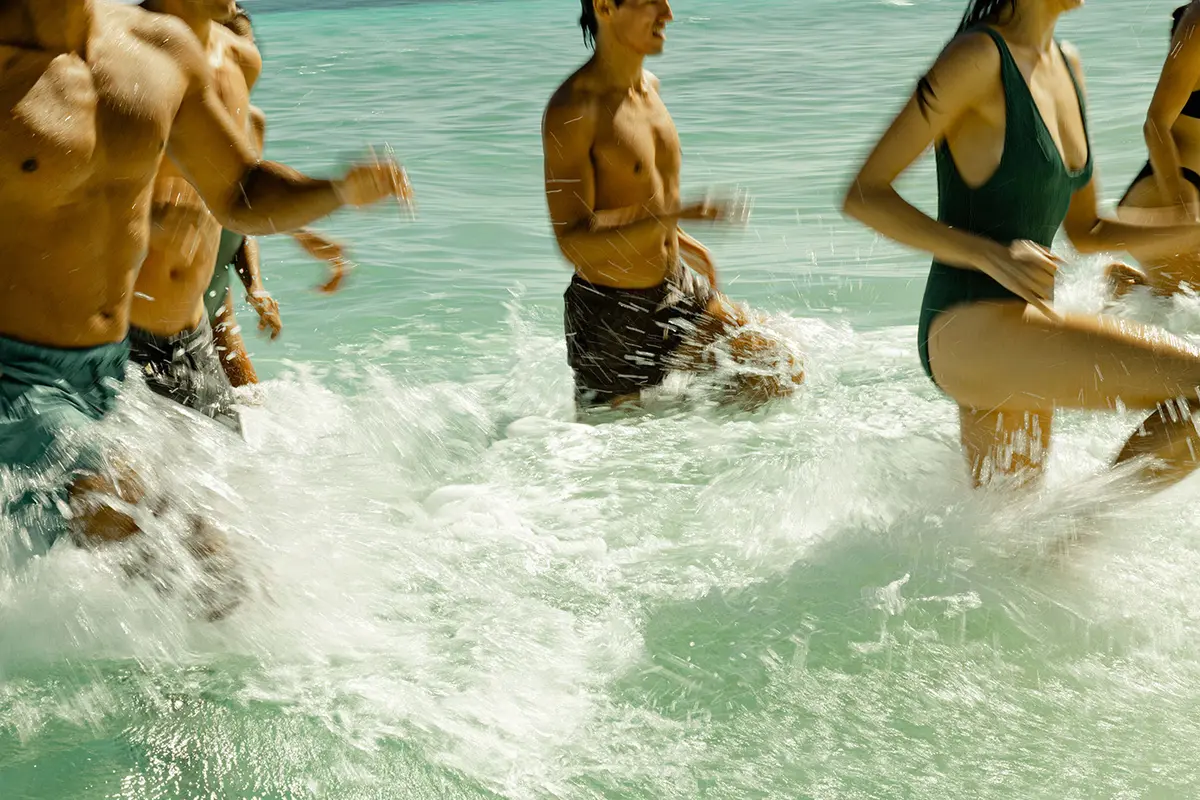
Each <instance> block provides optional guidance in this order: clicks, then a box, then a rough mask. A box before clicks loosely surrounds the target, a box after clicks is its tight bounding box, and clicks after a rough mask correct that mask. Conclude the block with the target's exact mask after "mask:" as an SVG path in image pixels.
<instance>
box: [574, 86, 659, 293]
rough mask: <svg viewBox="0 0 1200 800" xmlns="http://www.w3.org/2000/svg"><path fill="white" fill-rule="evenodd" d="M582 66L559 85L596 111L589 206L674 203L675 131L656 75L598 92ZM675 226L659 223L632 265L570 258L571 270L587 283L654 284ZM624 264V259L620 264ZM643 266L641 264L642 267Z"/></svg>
mask: <svg viewBox="0 0 1200 800" xmlns="http://www.w3.org/2000/svg"><path fill="white" fill-rule="evenodd" d="M590 83H591V81H590V78H589V76H588V74H587V72H586V70H585V71H581V72H580V73H577V74H576V76H574V77H573V78H572V79H571V81H569V82H568V83H567V84H566V85H564V87H563V89H562V90H560V91H566V92H568V93H569V94H568V95H567V97H568V100H567V102H573V103H586V104H588V105H589V106H590V107H591V108H592V110H593V113H595V115H596V134H595V141H594V143H593V145H592V151H591V160H592V166H593V169H594V175H595V201H594V211H595V213H596V214H597V216H599V217H601V218H603V217H604V214H605V212H621V211H624V210H628V211H630V213H631V214H637V215H639V216H641V215H642V212H643V211H645V212H650V213H653V214H657V213H661V212H663V211H665V210H668V209H674V208H676V207H677V205H678V203H679V171H680V164H681V161H682V152H681V149H680V144H679V133H678V131H677V130H676V128H675V123H674V121H673V120H672V119H671V115H670V113H669V112H668V111H667V107H666V105H665V104H664V103H663V101H662V97H661V96H660V95H659V92H658V85H657V80H656V79H655V78H654V77H653V76H652V75H650V74H649V73H647V74H646V77H645V81H644V84H645V85H644V86H643V88H642V90H641V91H633V92H630V91H619V92H607V93H605V92H598V91H596V89H595V88H593V87H592V86H590ZM678 249H679V246H678V237H677V234H676V226H675V225H673V224H671V225H664V226H663V229H662V233H661V235H660V236H658V237H657V239H656V240H655V241H654V242H653V244H652V245H651V246H650V247H647V248H643V250H642V251H641V252H640V253H639V257H640V258H641V259H642V261H643V264H642V265H638V268H636V269H621V270H604V269H602V268H601V269H596V267H595V265H584V264H576V265H575V267H576V271H577V272H579V273H580V275H581V276H582V277H584V278H586V279H587V280H589V281H592V282H593V283H599V284H603V285H610V286H620V287H625V288H642V287H646V286H655V285H658V284H659V283H662V281H663V280H664V279H665V277H666V275H667V273H668V272H669V271H670V270H671V269H673V268H674V265H675V263H676V261H677V258H678ZM626 266H628V265H626ZM642 267H645V268H642Z"/></svg>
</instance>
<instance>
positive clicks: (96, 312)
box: [0, 3, 187, 347]
mask: <svg viewBox="0 0 1200 800" xmlns="http://www.w3.org/2000/svg"><path fill="white" fill-rule="evenodd" d="M95 15H96V18H95V24H94V26H93V32H92V38H91V40H90V41H89V44H88V48H87V51H86V53H87V54H86V60H85V58H84V57H82V56H80V55H78V54H74V53H48V52H44V51H40V50H31V49H25V48H18V47H10V46H0V219H3V220H4V224H3V225H0V271H2V272H0V274H3V275H4V281H3V291H0V335H3V336H8V337H12V338H16V339H21V340H24V341H28V342H32V343H36V344H43V345H47V346H56V347H88V346H94V345H98V344H102V343H106V342H113V341H119V340H121V339H122V338H124V336H125V333H126V329H127V327H128V321H129V299H130V296H131V293H132V289H133V282H134V278H135V277H136V273H137V269H138V266H139V265H140V264H141V260H142V257H143V255H144V254H145V252H146V245H147V236H148V226H147V221H148V214H147V212H148V208H149V204H150V189H151V184H152V181H153V176H154V174H155V172H156V171H157V169H158V166H159V163H160V161H161V160H162V155H163V151H164V148H165V144H166V141H167V137H168V135H169V133H170V129H171V122H172V120H173V118H174V116H175V113H176V111H177V109H178V107H179V104H180V102H181V101H182V99H183V97H184V94H185V92H186V90H187V78H186V77H185V73H184V71H183V69H182V68H181V67H180V66H179V64H178V62H177V61H176V60H175V58H174V57H173V56H172V54H171V51H170V49H169V48H168V47H167V46H165V42H164V40H163V36H164V32H163V31H162V30H159V29H158V28H156V27H155V26H153V25H146V24H145V22H144V21H142V20H141V19H140V17H141V16H142V15H143V12H140V11H136V10H133V9H129V8H123V7H119V6H113V5H110V4H108V3H96V4H95ZM175 30H176V29H172V32H173V31H175ZM10 35H15V34H14V32H10V31H5V30H0V41H3V40H4V39H5V38H7V37H8V36H10Z"/></svg>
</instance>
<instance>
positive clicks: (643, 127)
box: [593, 95, 682, 196]
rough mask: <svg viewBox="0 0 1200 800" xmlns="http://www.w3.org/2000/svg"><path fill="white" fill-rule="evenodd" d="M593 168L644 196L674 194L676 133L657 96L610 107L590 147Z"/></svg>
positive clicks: (677, 158)
mask: <svg viewBox="0 0 1200 800" xmlns="http://www.w3.org/2000/svg"><path fill="white" fill-rule="evenodd" d="M593 158H594V160H595V163H596V171H597V175H598V177H599V178H600V179H601V180H600V183H601V185H600V186H598V187H597V190H598V191H600V190H601V189H602V188H603V185H602V184H603V180H604V179H607V180H608V181H609V182H611V183H612V184H615V185H616V186H618V187H627V188H628V189H630V190H639V192H640V193H644V194H645V195H646V196H656V195H673V194H674V193H676V192H677V189H678V183H679V167H680V161H681V158H682V155H681V152H680V145H679V133H678V131H677V130H676V128H675V123H674V121H672V119H671V115H670V114H669V113H668V112H667V109H666V106H664V105H663V103H662V100H661V99H659V98H658V96H657V95H651V96H650V97H644V98H629V99H626V100H624V101H623V102H621V103H620V104H619V105H617V106H616V107H615V108H613V113H612V116H611V117H610V118H609V119H608V121H607V125H604V126H602V127H601V129H600V130H599V131H598V135H597V139H596V144H595V146H594V149H593Z"/></svg>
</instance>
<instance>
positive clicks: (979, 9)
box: [917, 0, 1017, 114]
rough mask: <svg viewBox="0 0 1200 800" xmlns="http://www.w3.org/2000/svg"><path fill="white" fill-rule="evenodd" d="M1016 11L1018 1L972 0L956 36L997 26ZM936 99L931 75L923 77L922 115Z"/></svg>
mask: <svg viewBox="0 0 1200 800" xmlns="http://www.w3.org/2000/svg"><path fill="white" fill-rule="evenodd" d="M1016 11H1017V0H971V3H970V5H968V6H967V11H966V13H965V14H963V18H962V22H959V23H958V30H957V31H955V32H954V35H955V36H961V35H963V34H964V33H966V32H967V31H969V30H972V29H973V28H978V27H979V26H980V25H995V24H996V23H998V22H1002V21H1004V20H1007V19H1011V18H1012V15H1013V14H1015V13H1016ZM936 99H937V95H936V94H935V93H934V91H933V86H931V85H930V83H929V75H928V74H926V75H923V76H921V80H919V81H917V107H918V108H920V109H921V113H922V114H926V113H927V112H928V111H929V103H930V101H932V100H936Z"/></svg>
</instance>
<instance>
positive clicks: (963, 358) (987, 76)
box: [844, 0, 1200, 485]
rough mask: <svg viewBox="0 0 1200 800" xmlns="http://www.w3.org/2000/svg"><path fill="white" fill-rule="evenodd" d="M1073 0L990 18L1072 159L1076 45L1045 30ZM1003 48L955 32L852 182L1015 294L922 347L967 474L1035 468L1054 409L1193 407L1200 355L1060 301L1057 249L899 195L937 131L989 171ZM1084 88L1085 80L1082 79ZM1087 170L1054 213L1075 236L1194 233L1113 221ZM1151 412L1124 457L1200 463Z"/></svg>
mask: <svg viewBox="0 0 1200 800" xmlns="http://www.w3.org/2000/svg"><path fill="white" fill-rule="evenodd" d="M1082 5H1083V4H1082V3H1081V2H1077V1H1076V0H1015V2H1014V3H1012V4H1011V10H1010V11H1009V12H1006V13H1002V14H1001V15H1000V17H999V18H997V19H994V20H991V24H992V27H993V28H994V29H995V30H997V31H998V32H999V33H1000V34H1001V35H1002V36H1003V38H1004V40H1005V41H1006V42H1007V44H1008V47H1009V49H1010V50H1011V52H1012V55H1013V58H1014V60H1015V61H1016V64H1017V66H1018V69H1019V70H1020V72H1021V73H1022V76H1023V77H1024V79H1025V81H1026V84H1027V86H1028V88H1029V92H1030V94H1031V95H1032V97H1033V100H1034V103H1035V104H1036V106H1037V109H1038V112H1039V113H1040V115H1041V117H1042V120H1043V121H1044V122H1045V124H1046V127H1047V129H1048V130H1049V132H1050V134H1051V137H1052V138H1053V140H1054V143H1055V145H1056V146H1057V147H1058V149H1059V156H1060V157H1061V158H1062V161H1063V164H1064V165H1065V166H1066V167H1067V168H1068V169H1069V170H1079V169H1080V168H1081V166H1082V165H1083V164H1084V163H1085V162H1086V160H1087V158H1088V148H1089V145H1088V141H1087V137H1086V135H1085V130H1084V126H1083V119H1082V114H1081V109H1080V106H1079V100H1078V98H1077V97H1076V93H1075V88H1074V84H1073V83H1072V80H1071V76H1070V72H1068V69H1067V60H1070V61H1071V62H1072V67H1073V69H1074V72H1075V74H1076V75H1077V76H1079V77H1080V79H1081V83H1082V76H1083V66H1082V64H1081V63H1080V60H1079V56H1078V54H1077V53H1075V52H1074V50H1073V49H1071V48H1069V47H1066V48H1064V50H1063V54H1060V52H1059V49H1058V47H1056V46H1055V43H1054V30H1055V26H1056V25H1057V22H1058V19H1059V17H1060V16H1061V15H1062V14H1063V13H1064V12H1067V11H1071V10H1073V9H1077V8H1079V7H1080V6H1082ZM1000 64H1001V62H1000V54H999V51H998V49H997V47H996V45H995V43H994V42H993V41H992V40H991V39H990V38H989V37H988V36H987V35H986V34H984V33H980V32H968V33H965V34H963V35H961V36H959V37H957V38H956V39H955V40H954V41H953V42H951V43H950V45H948V46H947V47H946V49H945V50H944V51H943V52H942V54H941V55H940V56H939V57H938V60H937V62H936V63H935V64H934V66H933V67H932V69H931V70H930V71H929V73H928V75H927V79H928V82H929V86H930V87H931V88H932V90H933V100H932V101H931V102H930V103H929V105H928V106H927V107H926V108H924V109H923V108H922V107H921V104H920V103H918V101H917V96H916V95H914V96H913V98H912V99H911V100H910V101H909V103H908V104H907V106H906V107H905V108H904V109H903V110H902V111H901V112H900V114H899V115H898V116H897V117H896V119H895V120H894V121H893V122H892V124H891V126H890V127H889V128H888V130H887V132H886V133H884V135H883V137H882V138H881V139H880V141H879V143H878V144H877V145H876V146H875V148H874V150H873V151H872V152H871V154H870V156H869V157H868V158H867V161H866V162H865V164H864V165H863V166H862V168H861V170H860V171H859V173H858V176H857V177H856V178H855V180H854V182H853V183H852V185H851V186H850V188H849V190H848V191H847V194H846V198H845V201H844V208H845V211H846V213H847V214H849V215H850V216H852V217H855V218H857V219H858V220H860V221H862V222H863V223H865V224H867V225H869V226H870V227H872V228H874V229H875V230H877V231H879V232H880V233H882V234H884V235H885V236H888V237H889V238H891V239H894V240H896V241H898V242H900V243H902V244H906V245H909V246H911V247H914V248H916V249H919V250H923V251H925V252H928V253H931V254H932V255H933V256H934V257H935V258H936V259H937V260H938V261H939V262H941V263H943V264H948V265H951V266H956V267H959V268H961V269H969V270H979V271H982V272H984V273H985V274H987V275H988V276H990V277H991V278H993V279H994V280H995V281H996V282H998V283H999V284H1001V285H1002V286H1004V287H1005V288H1007V289H1008V290H1010V291H1012V292H1013V293H1015V294H1016V295H1017V296H1018V297H1020V298H1021V300H1010V301H988V302H986V303H982V302H978V303H968V304H964V305H958V306H955V307H953V308H951V309H950V310H948V311H945V312H942V313H941V314H939V315H938V316H937V317H935V318H934V320H933V322H932V325H931V328H930V334H929V356H930V362H931V367H932V370H933V373H934V378H935V379H936V382H937V384H938V386H939V387H940V388H941V389H942V390H943V391H944V392H945V393H946V394H948V395H949V396H950V397H951V398H953V399H954V400H955V401H957V403H958V404H959V407H960V418H961V433H962V443H963V448H964V451H965V453H966V455H967V459H968V463H969V465H970V468H971V472H972V475H973V478H974V480H975V481H976V482H977V483H982V482H984V481H985V480H987V479H989V478H990V477H993V476H996V475H1018V476H1021V477H1022V478H1023V479H1025V480H1028V479H1032V478H1035V477H1036V476H1037V475H1038V474H1039V473H1040V470H1041V468H1042V465H1043V463H1044V459H1043V454H1044V453H1045V451H1046V449H1047V447H1048V445H1049V441H1050V434H1051V430H1052V428H1053V420H1054V415H1055V412H1056V411H1057V409H1059V408H1088V409H1096V410H1105V409H1107V410H1111V409H1114V408H1117V407H1119V406H1121V405H1124V406H1125V407H1127V408H1131V409H1146V410H1149V409H1159V410H1161V409H1162V407H1163V404H1164V403H1174V401H1175V399H1176V398H1181V397H1182V398H1184V405H1185V406H1190V407H1192V408H1194V407H1195V406H1196V405H1197V402H1196V399H1195V398H1196V395H1195V387H1197V386H1200V353H1198V352H1197V350H1196V349H1195V348H1193V347H1191V346H1189V345H1187V344H1186V343H1184V342H1183V341H1181V340H1179V339H1177V338H1175V337H1172V336H1170V335H1167V334H1165V333H1163V332H1161V331H1157V330H1155V329H1152V328H1148V327H1145V326H1141V325H1137V324H1134V323H1130V322H1123V321H1119V320H1115V319H1111V318H1106V317H1097V316H1088V315H1070V314H1062V313H1059V312H1057V311H1056V310H1055V309H1054V307H1053V297H1054V278H1055V273H1056V271H1057V268H1058V266H1059V264H1060V263H1061V260H1060V259H1059V257H1058V256H1056V255H1055V254H1053V253H1051V252H1049V251H1047V250H1046V249H1045V248H1043V247H1041V246H1039V245H1037V244H1034V243H1032V242H1022V241H1018V242H1014V243H1011V244H1006V243H1002V242H996V241H993V240H990V239H986V238H984V237H980V236H976V235H974V234H972V233H970V232H968V231H966V230H960V229H953V228H950V227H949V226H947V225H944V224H942V223H940V222H938V221H936V220H934V219H932V218H931V217H929V216H927V215H926V214H924V213H923V212H921V211H919V210H918V209H916V208H915V207H914V206H912V205H911V204H909V203H908V202H907V201H905V200H904V199H903V198H902V197H901V196H900V195H899V194H898V193H897V192H896V190H895V188H894V187H893V183H894V181H895V180H896V179H897V178H898V177H899V176H900V175H901V174H902V173H903V172H904V171H905V170H906V169H907V168H908V167H909V166H910V165H911V164H912V163H913V162H914V161H915V160H916V159H917V158H918V157H919V156H921V155H922V154H923V153H925V152H927V151H928V150H929V149H930V147H931V146H932V145H934V144H937V143H941V142H946V143H947V144H948V146H949V149H950V152H951V155H952V157H953V159H954V163H955V165H956V166H957V168H958V171H959V173H960V174H961V176H962V178H963V180H964V181H965V182H966V183H967V184H968V186H972V187H978V186H981V185H982V184H984V183H985V182H986V181H987V180H988V178H989V177H990V176H991V175H992V174H993V173H994V172H995V171H996V170H997V168H998V166H999V163H1000V158H1001V156H1002V154H1003V151H1004V141H1005V112H1006V98H1005V93H1004V90H1003V86H1002V83H1001V80H1000ZM1083 90H1084V87H1082V86H1081V91H1083ZM1097 196H1098V189H1097V184H1096V179H1095V177H1093V179H1092V181H1091V182H1090V183H1088V184H1087V186H1085V187H1084V188H1083V189H1081V190H1079V191H1078V192H1076V193H1075V195H1074V197H1073V198H1072V200H1071V205H1070V209H1069V211H1068V213H1067V217H1066V220H1065V222H1064V224H1063V227H1064V230H1065V232H1066V234H1067V236H1068V237H1069V238H1070V239H1071V241H1072V243H1073V244H1074V245H1075V247H1076V249H1077V250H1079V251H1080V252H1084V253H1093V252H1103V251H1130V250H1135V249H1140V250H1142V251H1143V252H1149V253H1154V254H1156V255H1159V256H1162V255H1165V254H1170V253H1175V252H1180V251H1182V250H1194V249H1196V248H1197V247H1200V227H1198V226H1196V225H1190V224H1189V225H1173V226H1165V227H1145V226H1141V225H1134V224H1128V223H1124V222H1119V221H1116V220H1112V219H1107V218H1104V217H1102V216H1101V215H1100V214H1099V211H1098V208H1097ZM1159 410H1156V411H1155V412H1154V413H1153V414H1151V415H1150V417H1148V418H1147V420H1146V421H1145V423H1144V425H1143V429H1142V430H1141V431H1139V432H1137V433H1135V434H1134V435H1133V436H1132V437H1131V438H1130V439H1129V441H1128V442H1127V443H1126V445H1125V447H1124V448H1123V449H1122V451H1121V453H1120V454H1119V455H1118V457H1117V462H1118V463H1120V462H1124V461H1127V460H1130V459H1134V458H1140V457H1142V456H1149V457H1152V458H1153V459H1156V462H1155V463H1153V464H1152V465H1151V466H1148V467H1147V468H1146V470H1145V471H1144V473H1143V475H1144V476H1145V477H1146V478H1148V479H1151V480H1153V481H1155V482H1156V483H1157V484H1159V485H1165V484H1167V483H1170V482H1172V481H1174V480H1178V479H1180V478H1182V477H1183V476H1185V475H1187V474H1189V473H1190V472H1191V471H1192V470H1194V469H1195V468H1196V466H1197V460H1196V447H1197V442H1196V441H1195V440H1196V432H1195V429H1194V427H1193V426H1192V424H1191V422H1190V421H1189V420H1187V419H1180V417H1179V415H1178V414H1176V413H1174V411H1171V412H1169V413H1160V412H1159Z"/></svg>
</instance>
